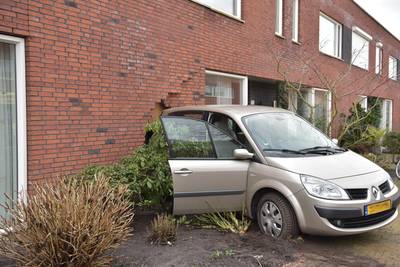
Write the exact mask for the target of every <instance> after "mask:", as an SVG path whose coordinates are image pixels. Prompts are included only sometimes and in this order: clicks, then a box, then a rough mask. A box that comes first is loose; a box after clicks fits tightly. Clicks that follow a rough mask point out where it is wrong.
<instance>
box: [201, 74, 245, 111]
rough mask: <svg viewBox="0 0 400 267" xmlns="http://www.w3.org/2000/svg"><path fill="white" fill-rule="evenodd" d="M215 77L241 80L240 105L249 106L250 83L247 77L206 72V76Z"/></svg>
mask: <svg viewBox="0 0 400 267" xmlns="http://www.w3.org/2000/svg"><path fill="white" fill-rule="evenodd" d="M207 74H208V75H215V76H222V77H227V78H234V79H238V80H240V87H241V90H240V105H242V106H247V105H248V103H247V102H248V91H249V90H248V82H249V79H248V77H247V76H242V75H236V74H230V73H226V72H219V71H213V70H206V75H207Z"/></svg>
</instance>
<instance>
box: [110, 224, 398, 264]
mask: <svg viewBox="0 0 400 267" xmlns="http://www.w3.org/2000/svg"><path fill="white" fill-rule="evenodd" d="M149 220H150V218H148V217H147V218H145V217H140V218H137V224H136V230H135V233H134V236H133V237H132V238H130V239H129V240H128V242H126V243H125V244H124V245H123V246H122V247H121V248H119V249H118V251H117V253H116V255H115V256H116V259H115V261H114V264H113V266H116V267H117V266H118V267H125V266H285V267H292V266H293V267H294V266H324V267H328V266H353V267H354V266H385V264H384V262H383V261H380V260H379V259H378V258H373V257H367V255H365V254H366V253H363V252H364V251H361V250H354V248H353V247H354V246H353V245H354V244H353V241H352V239H354V237H352V238H345V239H343V238H333V239H332V238H330V239H329V238H322V237H308V236H305V237H303V238H300V239H297V240H274V239H272V238H269V237H266V236H263V235H262V234H260V232H259V231H258V229H257V226H256V225H255V224H254V225H252V227H251V229H250V230H249V232H248V233H246V235H244V236H239V235H235V234H231V233H221V232H218V231H216V230H210V229H199V228H193V227H190V226H182V227H181V228H180V229H179V231H178V238H177V241H176V242H175V243H174V244H173V245H172V246H154V245H151V244H149V243H148V242H146V238H147V232H146V228H147V226H148V225H149ZM368 236H369V234H367V235H365V236H363V237H358V238H367V239H368ZM371 241H372V240H371ZM334 243H336V244H334ZM381 243H382V242H381ZM349 248H351V249H349ZM399 248H400V247H399ZM361 254H364V255H361ZM399 260H400V258H399Z"/></svg>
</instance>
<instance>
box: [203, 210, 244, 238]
mask: <svg viewBox="0 0 400 267" xmlns="http://www.w3.org/2000/svg"><path fill="white" fill-rule="evenodd" d="M196 219H197V220H198V222H199V224H200V225H201V226H205V227H206V228H210V227H211V228H216V229H218V230H222V231H229V232H232V233H235V234H239V235H243V234H245V233H246V232H247V230H248V229H249V227H250V224H251V221H250V220H249V219H248V218H247V217H245V216H244V212H242V213H241V215H238V213H237V212H233V211H230V212H215V213H206V214H201V215H199V216H196Z"/></svg>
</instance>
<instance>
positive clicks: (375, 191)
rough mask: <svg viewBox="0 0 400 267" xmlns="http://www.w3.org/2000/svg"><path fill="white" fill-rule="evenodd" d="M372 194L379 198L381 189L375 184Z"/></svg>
mask: <svg viewBox="0 0 400 267" xmlns="http://www.w3.org/2000/svg"><path fill="white" fill-rule="evenodd" d="M371 190H372V195H373V196H374V197H375V199H378V197H379V190H378V188H376V187H375V186H373V187H372V189H371Z"/></svg>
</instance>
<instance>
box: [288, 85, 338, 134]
mask: <svg viewBox="0 0 400 267" xmlns="http://www.w3.org/2000/svg"><path fill="white" fill-rule="evenodd" d="M291 99H292V100H291V101H295V102H294V103H293V104H292V105H293V108H294V109H295V111H296V112H297V114H299V115H300V116H302V117H303V118H305V119H307V120H308V121H310V122H311V123H313V124H314V125H315V126H316V127H317V128H319V129H320V130H321V131H323V132H325V133H326V132H327V131H328V125H329V122H330V118H331V94H330V92H329V91H327V90H324V89H319V88H304V89H302V90H301V95H297V94H296V95H295V97H294V99H295V100H293V96H291Z"/></svg>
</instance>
